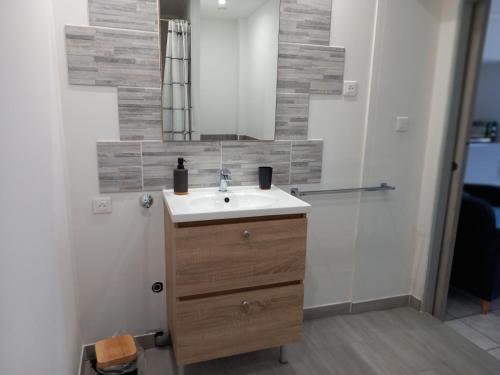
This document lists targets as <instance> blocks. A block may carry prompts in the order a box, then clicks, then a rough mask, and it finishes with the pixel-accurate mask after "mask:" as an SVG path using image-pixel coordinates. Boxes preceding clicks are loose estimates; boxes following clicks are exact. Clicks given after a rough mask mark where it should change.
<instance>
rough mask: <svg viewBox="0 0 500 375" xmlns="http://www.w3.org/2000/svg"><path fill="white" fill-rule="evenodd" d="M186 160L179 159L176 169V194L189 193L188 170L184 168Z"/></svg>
mask: <svg viewBox="0 0 500 375" xmlns="http://www.w3.org/2000/svg"><path fill="white" fill-rule="evenodd" d="M185 161H186V160H185V159H184V158H178V159H177V168H175V169H174V194H177V195H186V194H187V193H188V170H187V169H185V168H184V162H185Z"/></svg>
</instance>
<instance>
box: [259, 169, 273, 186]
mask: <svg viewBox="0 0 500 375" xmlns="http://www.w3.org/2000/svg"><path fill="white" fill-rule="evenodd" d="M272 182H273V168H272V167H259V187H260V188H261V189H262V190H269V189H271V183H272Z"/></svg>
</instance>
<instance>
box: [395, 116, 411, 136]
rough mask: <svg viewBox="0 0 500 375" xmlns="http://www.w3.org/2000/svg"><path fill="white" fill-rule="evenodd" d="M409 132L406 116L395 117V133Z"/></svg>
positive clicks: (408, 121)
mask: <svg viewBox="0 0 500 375" xmlns="http://www.w3.org/2000/svg"><path fill="white" fill-rule="evenodd" d="M408 130H410V118H409V117H407V116H398V117H396V131H397V132H407V131H408Z"/></svg>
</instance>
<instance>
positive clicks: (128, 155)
mask: <svg viewBox="0 0 500 375" xmlns="http://www.w3.org/2000/svg"><path fill="white" fill-rule="evenodd" d="M97 163H98V173H99V190H100V191H101V193H121V192H129V191H141V190H142V189H143V185H142V157H141V144H140V143H139V142H97Z"/></svg>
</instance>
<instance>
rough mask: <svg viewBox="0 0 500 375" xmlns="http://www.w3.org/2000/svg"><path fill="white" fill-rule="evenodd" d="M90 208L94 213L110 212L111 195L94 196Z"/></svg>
mask: <svg viewBox="0 0 500 375" xmlns="http://www.w3.org/2000/svg"><path fill="white" fill-rule="evenodd" d="M92 208H93V210H94V213H95V214H110V213H111V211H112V209H111V197H101V198H94V199H93V200H92Z"/></svg>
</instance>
